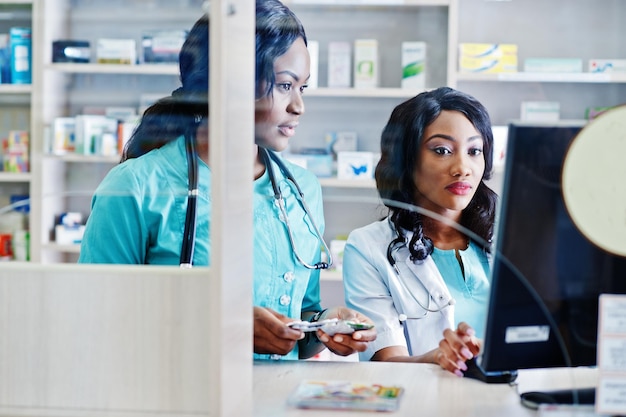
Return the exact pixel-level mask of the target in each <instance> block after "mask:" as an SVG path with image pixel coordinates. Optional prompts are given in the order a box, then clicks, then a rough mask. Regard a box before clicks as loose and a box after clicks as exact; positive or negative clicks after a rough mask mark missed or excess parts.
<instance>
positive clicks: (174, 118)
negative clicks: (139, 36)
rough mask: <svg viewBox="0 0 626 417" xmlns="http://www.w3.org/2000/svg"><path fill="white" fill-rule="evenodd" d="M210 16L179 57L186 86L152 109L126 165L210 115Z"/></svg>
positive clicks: (192, 131) (130, 145)
mask: <svg viewBox="0 0 626 417" xmlns="http://www.w3.org/2000/svg"><path fill="white" fill-rule="evenodd" d="M208 51H209V17H208V16H207V15H203V16H202V17H201V18H200V19H198V21H196V23H195V24H194V25H193V27H192V28H191V30H190V31H189V34H188V35H187V39H186V40H185V43H184V44H183V46H182V48H181V50H180V53H179V55H178V66H179V68H180V81H181V84H182V86H181V87H179V88H177V89H176V90H174V91H173V92H172V95H171V96H167V97H163V98H161V99H160V100H158V101H156V102H155V103H154V104H153V105H151V106H150V107H148V108H147V109H146V111H145V112H144V114H143V115H142V117H141V122H140V123H139V125H138V126H137V128H136V129H135V131H134V132H133V134H132V136H131V137H130V139H129V140H128V143H127V144H126V146H125V147H124V152H123V154H122V162H124V161H125V160H127V159H131V158H138V157H140V156H141V155H144V154H146V153H148V152H150V151H151V150H153V149H157V148H160V147H161V146H163V145H165V144H166V143H168V142H171V141H173V140H175V139H176V138H178V137H179V136H182V135H184V134H186V133H190V134H195V129H196V128H197V127H198V120H201V119H202V118H206V117H207V116H208V114H209V99H208V90H209V53H208Z"/></svg>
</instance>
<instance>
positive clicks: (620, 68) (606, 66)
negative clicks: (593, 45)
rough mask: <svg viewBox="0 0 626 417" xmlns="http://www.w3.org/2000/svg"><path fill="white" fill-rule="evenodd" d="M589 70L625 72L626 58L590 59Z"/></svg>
mask: <svg viewBox="0 0 626 417" xmlns="http://www.w3.org/2000/svg"><path fill="white" fill-rule="evenodd" d="M589 72H626V59H590V60H589Z"/></svg>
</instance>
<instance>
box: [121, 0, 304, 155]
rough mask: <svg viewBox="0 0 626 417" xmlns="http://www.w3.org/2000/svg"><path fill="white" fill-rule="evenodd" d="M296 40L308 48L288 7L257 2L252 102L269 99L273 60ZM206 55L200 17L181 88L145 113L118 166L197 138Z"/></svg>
mask: <svg viewBox="0 0 626 417" xmlns="http://www.w3.org/2000/svg"><path fill="white" fill-rule="evenodd" d="M298 38H302V39H303V40H304V43H305V44H306V43H307V38H306V34H305V32H304V27H303V26H302V23H301V22H300V20H299V19H298V18H297V17H296V15H295V14H294V13H293V12H292V11H291V10H290V9H289V8H288V7H287V6H285V5H284V4H283V3H281V2H280V1H279V0H257V1H256V74H255V76H256V81H255V96H256V98H261V97H264V96H271V93H272V89H273V88H274V84H275V75H274V61H276V58H278V57H280V56H281V55H284V54H285V52H287V50H288V49H289V48H290V47H291V45H292V44H293V43H294V42H295V41H296V39H298ZM208 50H209V17H208V15H204V16H202V17H201V18H200V19H199V20H198V21H197V22H196V23H195V24H194V25H193V27H192V28H191V30H190V31H189V35H188V36H187V39H186V40H185V43H184V44H183V46H182V48H181V51H180V54H179V67H180V81H181V84H182V86H181V87H180V88H178V89H176V90H174V91H173V92H172V95H171V96H167V97H163V98H161V99H160V100H158V101H157V102H155V103H154V104H153V105H152V106H150V107H148V108H147V109H146V111H145V112H144V114H143V116H142V118H141V122H140V124H139V126H137V128H136V129H135V131H134V132H133V134H132V136H131V138H130V139H129V141H128V143H127V144H126V146H125V148H124V153H123V155H122V162H123V161H125V160H127V159H130V158H137V157H139V156H141V155H143V154H146V153H148V152H150V151H151V150H153V149H156V148H160V147H161V146H163V145H165V144H166V143H169V142H171V141H173V140H175V139H176V138H178V137H180V136H182V135H184V134H186V133H188V134H194V133H195V129H196V128H197V127H198V121H199V120H202V119H203V118H206V117H207V116H208V113H209V100H208V95H207V92H208V89H209V53H208Z"/></svg>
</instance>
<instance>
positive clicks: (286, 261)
mask: <svg viewBox="0 0 626 417" xmlns="http://www.w3.org/2000/svg"><path fill="white" fill-rule="evenodd" d="M284 163H285V165H286V166H287V167H288V169H289V171H290V172H291V173H292V175H293V176H294V178H295V179H296V181H297V183H298V185H299V186H300V188H301V189H302V191H303V193H304V196H305V200H306V203H307V204H308V206H309V209H310V211H311V217H312V218H313V221H314V222H315V224H316V225H317V226H318V228H319V230H320V233H322V234H323V233H324V215H323V204H322V191H321V187H320V184H319V181H318V180H317V177H315V175H313V174H312V173H311V172H309V171H307V170H305V169H303V168H301V167H299V166H297V165H294V164H291V163H289V162H288V161H284ZM272 164H274V165H273V166H274V172H275V175H276V177H277V178H276V183H277V185H278V187H280V189H281V191H282V194H283V198H284V199H285V206H286V210H287V217H288V219H289V225H290V227H291V230H292V234H293V236H294V241H295V246H296V250H297V252H298V254H299V255H300V257H301V258H302V259H304V260H305V262H308V263H315V262H318V261H319V260H320V258H321V246H320V242H319V240H318V239H317V237H316V235H315V232H314V230H313V227H312V223H311V219H310V218H309V217H308V216H306V214H305V211H304V209H303V206H302V205H301V204H300V203H299V201H298V199H297V195H296V192H295V188H294V187H293V186H292V185H290V182H288V181H287V179H286V177H285V175H284V174H283V173H282V172H281V170H280V169H279V168H278V166H277V165H276V164H275V163H274V162H272ZM186 166H187V159H186V153H185V143H184V138H183V137H182V136H181V137H180V138H178V139H177V140H175V141H173V142H170V143H168V144H166V145H164V146H162V147H161V148H159V149H155V150H153V151H151V152H149V153H147V154H145V155H143V156H141V157H140V158H134V159H130V160H128V161H125V162H124V163H122V164H120V165H118V166H116V167H114V168H113V169H112V170H111V171H110V172H109V173H108V174H107V176H106V177H105V178H104V180H103V181H102V182H101V184H100V185H99V186H98V188H97V189H96V192H95V194H94V196H93V199H92V204H91V215H90V216H89V218H88V220H87V224H86V229H85V234H84V236H83V240H82V243H81V252H80V257H79V262H81V263H116V264H160V265H178V264H179V259H180V248H181V244H182V237H183V231H184V224H185V216H186V211H187V170H186V168H183V167H186ZM198 168H199V185H198V188H199V195H198V208H197V229H196V243H195V251H194V257H193V263H194V265H199V266H207V265H210V253H211V252H210V221H209V220H210V216H211V193H210V183H211V172H210V169H209V167H208V166H207V165H206V164H205V163H204V162H203V161H201V160H200V161H199V163H198ZM253 188H254V196H253V205H254V206H253V224H254V258H253V259H254V266H253V268H254V285H253V290H254V293H253V298H254V305H255V306H260V307H267V308H271V309H273V310H275V311H277V312H279V313H281V314H284V315H286V316H288V317H292V318H294V319H299V318H300V317H301V312H308V311H319V310H321V304H320V287H319V270H309V269H307V268H305V267H304V266H302V265H300V264H299V263H298V261H297V260H296V258H295V256H294V255H293V251H292V248H291V244H290V243H289V240H288V235H287V228H286V224H285V222H284V221H283V220H281V216H280V214H279V210H278V207H277V205H276V202H275V199H274V193H273V189H272V186H271V182H270V179H269V175H268V172H267V170H266V172H265V173H264V174H263V176H261V177H260V178H259V179H257V180H256V181H255V182H254V187H253ZM254 357H255V359H270V358H271V359H298V350H297V347H296V348H295V349H294V350H293V351H292V352H290V353H289V354H288V355H285V356H276V355H257V354H255V355H254Z"/></svg>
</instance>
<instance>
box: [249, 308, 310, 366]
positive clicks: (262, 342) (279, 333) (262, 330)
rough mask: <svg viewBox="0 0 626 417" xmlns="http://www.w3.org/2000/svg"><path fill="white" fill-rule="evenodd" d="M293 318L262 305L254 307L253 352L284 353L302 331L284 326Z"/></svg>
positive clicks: (294, 343)
mask: <svg viewBox="0 0 626 417" xmlns="http://www.w3.org/2000/svg"><path fill="white" fill-rule="evenodd" d="M292 321H294V319H292V318H289V317H287V316H283V315H282V314H279V313H277V312H275V311H274V310H271V309H269V308H264V307H254V352H255V353H270V354H278V355H286V354H288V353H289V352H291V351H292V350H293V348H294V347H295V346H296V343H297V342H298V340H300V339H302V338H304V333H303V332H302V331H300V330H297V329H292V328H291V327H289V326H286V324H287V323H290V322H292Z"/></svg>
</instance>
